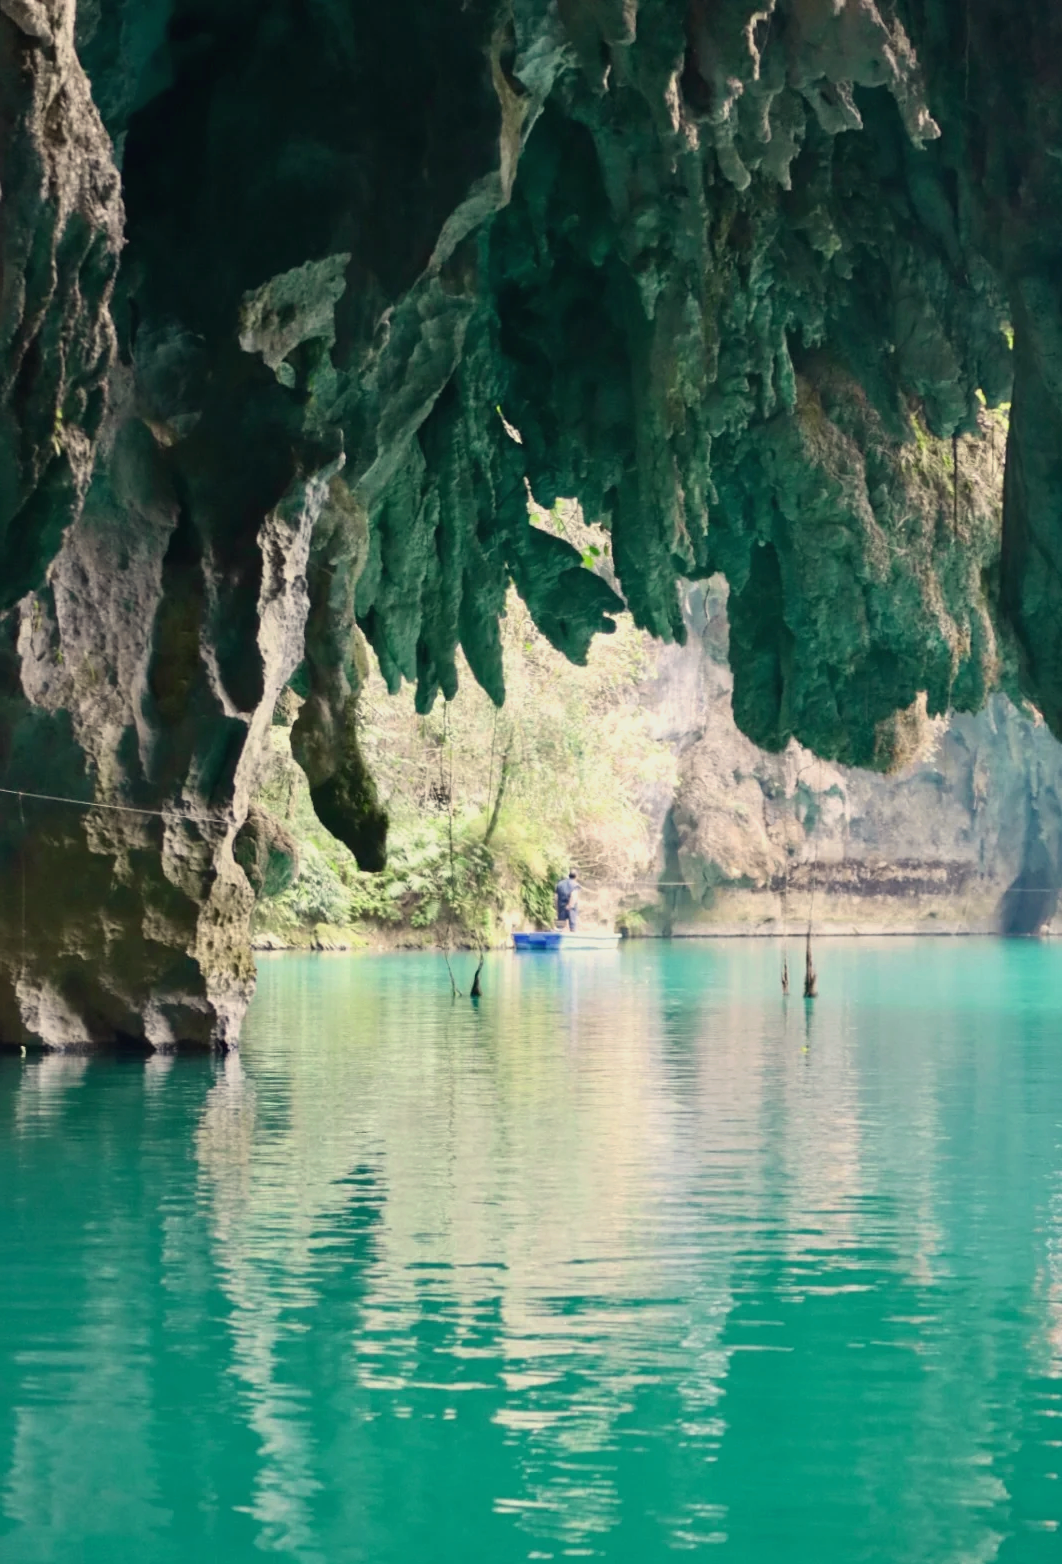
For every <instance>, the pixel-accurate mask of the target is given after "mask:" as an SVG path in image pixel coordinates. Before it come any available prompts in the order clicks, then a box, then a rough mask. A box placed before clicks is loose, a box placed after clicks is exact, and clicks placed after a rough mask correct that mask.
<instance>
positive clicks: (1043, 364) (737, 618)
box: [0, 0, 1062, 1046]
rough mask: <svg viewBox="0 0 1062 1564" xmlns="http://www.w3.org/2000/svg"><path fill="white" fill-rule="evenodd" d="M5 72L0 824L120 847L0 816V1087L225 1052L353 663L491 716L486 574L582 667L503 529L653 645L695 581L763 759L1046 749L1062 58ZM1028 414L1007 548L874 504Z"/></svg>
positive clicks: (512, 21) (997, 20)
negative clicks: (534, 512)
mask: <svg viewBox="0 0 1062 1564" xmlns="http://www.w3.org/2000/svg"><path fill="white" fill-rule="evenodd" d="M1031 37H1035V38H1036V40H1037V48H1036V49H1035V50H1034V49H1030V47H1029V39H1030V38H1031ZM0 70H2V72H3V74H4V83H5V90H4V98H3V101H4V113H3V116H2V117H0V187H2V189H3V201H2V204H0V255H2V257H3V260H4V269H3V275H2V281H0V321H2V323H3V324H2V329H3V332H4V337H3V353H2V355H0V357H2V362H3V373H4V381H3V386H4V390H3V395H2V397H0V439H2V440H3V442H4V443H3V460H2V462H0V549H2V550H3V558H4V564H5V566H6V569H5V572H4V592H5V594H6V596H5V597H4V599H3V602H2V604H0V609H2V610H3V614H4V618H3V622H2V625H0V654H2V655H0V664H2V687H0V786H4V787H7V788H9V789H13V790H14V791H15V792H17V791H18V790H19V789H22V790H24V791H34V792H37V793H41V792H54V793H55V794H56V795H57V796H61V797H65V798H74V799H77V800H80V801H82V802H84V803H85V804H95V805H97V806H99V807H96V808H90V809H82V810H78V809H75V808H74V806H72V805H66V806H61V805H58V804H54V805H48V806H46V805H44V804H42V803H40V802H34V803H32V804H27V803H26V801H25V800H23V802H22V803H21V805H20V804H19V802H18V800H17V799H12V798H11V797H10V796H8V795H4V796H3V807H2V811H0V886H2V893H3V894H2V898H0V899H2V904H3V907H2V911H0V920H2V931H0V932H2V934H3V941H2V946H0V949H2V954H0V1032H2V1034H3V1036H4V1037H5V1038H7V1039H8V1040H18V1039H26V1040H29V1041H34V1040H41V1041H44V1042H47V1043H50V1044H64V1045H73V1044H76V1043H78V1042H87V1041H98V1040H105V1039H107V1038H109V1037H113V1036H116V1035H128V1036H131V1037H147V1038H148V1039H149V1040H150V1041H151V1042H153V1043H155V1044H156V1045H159V1046H165V1045H168V1044H169V1043H172V1042H176V1041H181V1040H199V1041H203V1042H209V1041H221V1042H232V1041H234V1040H235V1038H236V1036H237V1033H238V1027H239V1020H240V1016H241V1014H242V1011H243V1008H244V1007H245V1005H246V1002H247V999H248V997H249V994H250V991H251V985H252V981H253V973H252V967H251V959H250V952H249V946H248V940H247V924H248V918H249V912H250V907H251V904H252V900H253V890H252V887H251V886H250V883H249V882H248V880H247V877H246V874H245V873H244V870H243V869H242V868H241V867H240V858H241V852H240V851H239V845H238V838H239V834H240V832H241V830H243V829H244V827H245V820H246V816H247V810H248V800H249V794H250V787H251V782H252V779H253V775H254V771H255V767H256V766H257V763H258V755H259V750H260V742H261V735H262V733H263V731H264V729H265V726H266V725H267V724H268V722H269V720H270V716H271V712H272V708H273V705H274V704H275V701H276V699H277V696H278V694H279V692H280V690H281V688H282V687H283V685H284V684H285V682H286V681H287V680H288V679H289V678H290V677H291V676H292V675H293V674H294V673H295V671H296V668H298V667H299V666H300V664H301V670H300V674H299V677H300V679H301V680H302V682H303V687H304V689H305V690H306V692H307V693H308V696H309V697H310V698H309V699H308V700H307V702H306V705H305V706H304V708H303V718H302V720H301V722H300V730H299V733H298V735H297V743H298V746H299V750H300V755H301V758H302V759H303V762H304V764H305V765H306V768H307V771H308V774H309V775H310V780H311V785H312V788H313V793H314V798H315V802H316V804H317V807H318V809H319V811H320V812H321V815H322V818H323V819H326V821H327V823H328V825H329V826H330V828H331V829H333V830H334V831H336V832H337V834H338V835H340V836H341V837H342V838H343V839H344V840H346V841H348V842H349V843H350V845H351V846H352V847H353V848H354V849H355V851H356V852H358V853H359V855H360V856H361V858H362V861H363V862H365V863H366V864H367V865H371V864H373V863H378V862H379V861H380V859H381V856H382V854H383V852H384V851H385V836H386V821H385V819H384V817H383V816H382V813H381V811H380V810H379V807H378V805H377V803H376V800H375V796H374V791H373V788H372V782H371V778H370V777H369V776H368V774H367V772H366V769H365V766H364V763H363V761H362V759H361V755H360V750H359V747H358V742H357V731H356V694H357V688H358V678H359V676H358V670H357V667H356V663H355V659H354V655H353V650H352V648H353V644H354V638H353V629H354V626H355V625H357V626H358V627H360V629H361V631H362V632H363V634H364V636H365V638H366V640H367V642H368V644H369V645H370V647H371V648H372V651H373V653H374V655H375V656H376V657H377V659H378V661H379V664H380V667H381V669H382V671H383V673H384V675H385V677H386V678H387V680H388V681H389V683H390V684H391V685H392V687H394V686H396V685H397V683H398V682H399V681H400V680H402V679H410V680H414V681H415V682H416V684H417V689H418V699H419V701H420V703H421V705H422V707H424V708H426V707H427V706H429V705H430V704H431V702H432V701H433V700H434V699H436V697H437V696H438V695H439V694H440V693H441V694H442V695H443V696H444V697H446V696H448V695H450V694H452V692H453V689H454V686H455V681H456V670H455V649H456V648H457V647H458V646H460V647H461V648H462V649H463V651H464V653H465V656H466V657H467V660H468V663H469V666H470V667H471V669H472V671H473V673H474V675H475V677H476V678H477V679H478V680H479V681H480V682H481V683H482V684H483V686H484V688H486V689H487V690H488V691H489V693H490V694H491V695H492V696H493V697H494V698H495V699H496V700H499V701H500V700H501V699H502V698H503V696H504V678H503V669H502V665H501V652H500V637H499V633H498V618H499V615H500V613H501V612H502V609H503V605H504V598H505V592H506V589H507V585H508V582H509V581H510V580H512V581H514V582H515V584H516V586H517V588H518V589H519V591H520V592H521V594H522V595H523V596H524V598H525V599H526V601H527V603H528V605H529V607H530V609H531V611H532V613H533V615H534V617H535V620H536V623H537V624H538V625H539V626H540V627H541V629H542V630H543V632H544V633H545V634H546V635H547V636H548V637H549V638H550V640H551V641H552V642H553V644H554V645H556V646H558V647H559V648H561V649H562V650H563V651H565V652H566V653H567V654H568V655H569V656H571V657H573V658H575V659H576V660H579V659H582V658H583V657H585V655H586V649H587V647H588V645H589V641H590V639H591V637H592V636H593V635H594V634H596V633H600V632H607V631H608V629H609V627H610V624H611V620H610V617H609V616H610V614H611V613H612V612H613V611H614V610H615V609H616V608H617V607H618V606H619V599H618V598H617V597H616V596H615V595H614V594H613V593H612V591H611V590H610V589H609V587H608V586H607V585H606V584H605V583H604V582H603V581H602V580H601V579H600V578H599V577H598V576H597V575H595V574H594V573H593V572H590V571H587V570H585V569H583V568H582V565H581V562H580V560H579V557H578V555H577V554H576V553H575V552H574V550H572V549H570V548H569V547H568V546H567V545H566V544H565V543H564V542H563V541H562V540H560V539H558V538H555V537H552V536H550V535H548V534H547V533H545V532H543V531H542V530H541V529H538V528H534V527H532V526H531V525H530V524H529V520H528V514H527V496H528V490H529V488H530V490H531V491H532V492H533V493H534V495H535V497H536V499H537V500H538V501H540V502H542V503H544V504H550V503H551V502H552V501H553V499H554V498H555V497H556V496H558V495H574V496H576V497H578V498H579V499H580V500H581V501H582V503H583V505H584V508H585V510H586V513H587V515H588V517H590V518H591V519H593V520H600V521H602V522H603V523H604V524H605V525H607V526H608V527H609V528H610V529H611V532H612V539H613V556H614V559H615V564H616V569H617V575H618V580H619V584H620V587H621V590H622V593H623V596H624V598H625V600H626V602H627V603H628V604H629V606H630V607H631V609H632V611H633V613H634V615H635V617H636V619H637V621H638V623H639V624H641V625H642V626H644V627H645V628H647V629H650V630H652V631H653V632H654V633H655V634H657V635H659V636H662V637H664V638H665V639H669V638H677V639H681V638H682V636H683V635H684V633H685V631H684V626H683V621H682V614H681V608H680V595H679V590H678V586H677V583H678V581H679V580H680V579H682V578H686V577H692V578H697V577H703V576H706V575H707V574H709V573H711V572H713V571H722V572H723V573H725V575H726V576H727V578H728V580H729V582H730V587H731V593H732V596H731V613H732V624H733V635H732V643H731V657H732V662H733V668H734V679H735V686H734V705H735V711H736V713H737V716H738V720H739V722H740V724H741V726H742V727H743V729H744V730H745V731H746V732H747V733H748V734H749V735H750V736H751V737H752V738H754V739H755V740H756V741H757V742H758V743H760V744H764V745H766V746H767V747H769V748H772V749H780V748H782V747H783V746H784V745H785V744H786V743H787V742H788V740H789V739H790V737H793V736H796V737H798V738H799V739H800V740H801V741H802V742H804V743H806V744H807V745H809V746H810V747H811V748H813V749H815V750H817V751H819V752H821V753H823V754H825V755H828V756H834V757H837V758H839V759H842V760H844V761H846V762H847V763H852V764H861V765H877V766H887V765H889V764H892V763H894V761H895V759H896V755H897V746H898V744H899V743H900V742H901V737H902V723H901V724H900V726H899V727H897V720H896V716H895V714H896V713H897V712H898V711H903V710H904V709H906V708H908V707H910V705H911V704H912V702H914V701H915V700H916V698H917V697H918V696H919V694H920V692H925V693H926V696H927V701H928V709H929V711H930V712H931V713H932V712H938V711H943V710H945V709H946V708H947V707H948V706H949V705H957V706H960V707H964V708H975V707H976V706H978V705H979V704H980V703H981V702H982V701H983V700H984V699H985V697H986V694H987V693H988V692H989V691H990V690H991V689H992V688H993V687H994V686H995V685H996V684H998V683H999V681H1000V680H1001V679H1010V680H1011V681H1012V682H1013V683H1015V684H1018V683H1020V684H1021V685H1022V686H1023V687H1024V688H1025V689H1026V691H1027V692H1028V693H1029V694H1030V695H1031V696H1032V697H1033V698H1034V699H1037V700H1038V701H1039V702H1040V703H1041V705H1042V707H1043V709H1044V712H1045V714H1046V716H1047V718H1048V720H1049V722H1051V723H1052V725H1053V726H1054V727H1055V729H1056V731H1057V730H1059V728H1060V727H1062V704H1060V703H1062V640H1059V631H1058V629H1057V626H1058V624H1059V623H1060V622H1062V620H1060V618H1059V616H1058V614H1057V612H1056V611H1055V608H1056V600H1057V597H1058V585H1057V584H1058V567H1057V564H1056V561H1057V559H1058V557H1059V550H1062V541H1060V539H1062V528H1060V527H1059V525H1058V520H1057V517H1056V511H1057V507H1058V503H1059V501H1058V496H1059V493H1060V492H1062V491H1060V486H1059V483H1058V482H1057V481H1056V477H1057V476H1058V475H1057V474H1056V471H1055V466H1056V464H1057V462H1058V460H1059V458H1058V456H1057V451H1058V449H1059V446H1058V444H1057V442H1056V440H1055V434H1056V432H1057V424H1058V421H1059V419H1060V418H1062V411H1060V407H1062V404H1060V400H1059V385H1058V374H1059V363H1062V358H1060V357H1059V354H1058V353H1057V352H1056V341H1057V340H1059V339H1058V325H1057V311H1058V291H1059V290H1058V283H1057V267H1056V265H1055V263H1054V258H1055V257H1056V256H1057V253H1058V246H1057V243H1056V240H1057V237H1058V235H1057V225H1058V223H1059V222H1060V221H1062V199H1060V197H1062V188H1060V185H1059V181H1060V179H1062V158H1060V156H1058V155H1056V154H1058V153H1059V149H1060V147H1062V139H1060V136H1059V134H1058V125H1057V120H1058V116H1059V113H1060V112H1062V110H1060V107H1059V105H1060V102H1062V98H1060V95H1059V93H1058V91H1057V87H1058V73H1059V71H1060V70H1062V19H1053V18H1052V17H1050V16H1047V17H1045V16H1043V15H1042V14H1041V11H1040V8H1038V7H1036V8H1034V7H1033V6H1032V4H1031V0H1021V3H1015V0H961V3H958V0H947V3H945V0H903V3H898V4H896V5H892V4H886V3H874V0H841V3H835V0H757V3H753V0H717V3H709V0H556V3H547V0H509V3H506V4H501V3H495V0H394V3H392V4H390V5H387V6H368V5H365V4H361V3H357V0H313V3H296V0H209V3H208V0H81V3H80V4H78V5H76V6H75V4H74V3H73V0H0ZM119 262H120V264H119ZM1011 330H1012V331H1013V342H1014V347H1013V352H1012V350H1011V345H1010V337H1009V335H1008V333H1009V332H1010V331H1011ZM1012 380H1013V382H1014V393H1013V395H1014V404H1013V415H1012V421H1011V432H1010V450H1009V452H1008V458H1007V496H1006V507H1005V515H1004V523H1003V537H1002V551H1001V545H1000V537H999V534H998V529H993V528H991V527H989V528H987V529H986V528H985V527H984V526H982V525H981V523H980V521H979V519H978V514H977V511H976V507H974V506H973V505H971V504H970V503H968V501H967V499H966V498H965V490H964V489H963V486H962V482H961V477H960V481H958V482H957V483H956V487H955V502H954V505H953V508H952V512H951V514H950V517H949V516H945V517H944V518H943V519H942V516H941V511H940V507H939V506H936V505H934V506H932V507H930V508H929V509H925V510H922V509H919V507H918V506H917V505H916V506H915V507H914V510H913V511H912V509H911V507H910V504H909V503H908V501H909V496H910V487H911V486H910V484H909V483H908V481H907V478H906V476H905V473H906V466H905V464H909V463H910V461H911V460H912V453H915V456H917V452H918V451H919V450H920V448H921V441H922V440H923V439H924V438H925V437H927V436H929V437H935V438H937V439H945V440H946V439H950V438H953V437H954V438H956V439H961V440H965V441H969V440H976V439H978V438H981V437H982V436H983V435H987V433H988V432H989V431H988V430H986V427H985V423H984V420H985V416H986V414H985V408H986V407H987V408H991V407H992V406H995V405H997V404H999V403H1000V402H1004V401H1006V400H1007V398H1008V397H1009V396H1010V394H1011V384H1012ZM104 805H110V806H122V807H123V808H124V809H125V810H126V811H128V810H132V809H137V810H141V811H145V812H144V813H141V814H131V813H121V812H119V811H118V809H116V808H111V809H105V808H104V807H102V806H104ZM234 850H235V852H234ZM242 856H243V857H244V858H247V854H246V852H245V853H243V854H242ZM248 861H249V860H248ZM23 888H25V894H23Z"/></svg>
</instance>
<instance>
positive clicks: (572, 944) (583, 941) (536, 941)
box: [513, 929, 620, 950]
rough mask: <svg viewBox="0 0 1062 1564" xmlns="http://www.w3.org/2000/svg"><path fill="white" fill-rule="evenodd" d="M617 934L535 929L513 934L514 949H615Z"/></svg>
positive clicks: (618, 937)
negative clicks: (529, 931)
mask: <svg viewBox="0 0 1062 1564" xmlns="http://www.w3.org/2000/svg"><path fill="white" fill-rule="evenodd" d="M619 942H620V936H619V935H618V934H566V933H565V932H564V930H563V929H535V930H533V931H532V932H531V933H528V934H514V935H513V949H514V950H615V948H616V946H617V945H618V944H619Z"/></svg>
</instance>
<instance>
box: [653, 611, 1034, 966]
mask: <svg viewBox="0 0 1062 1564" xmlns="http://www.w3.org/2000/svg"><path fill="white" fill-rule="evenodd" d="M687 612H688V618H689V622H690V624H691V629H692V633H691V636H690V641H689V644H688V645H687V647H686V648H685V649H683V650H681V651H680V650H679V649H677V648H672V649H668V650H665V651H664V652H663V654H662V655H661V658H660V660H659V664H658V668H657V671H656V677H655V679H654V680H653V681H652V683H651V684H650V685H649V686H648V687H647V688H646V690H645V692H644V695H643V699H644V700H645V701H646V702H647V703H648V704H649V706H650V709H652V710H659V712H660V714H661V716H664V717H665V718H666V721H667V725H668V730H669V735H670V737H671V739H672V741H673V743H674V744H675V746H676V749H677V751H678V752H679V754H680V757H681V758H680V772H679V783H678V787H677V790H676V793H675V796H674V798H673V800H672V802H671V804H670V807H669V808H668V811H667V814H666V817H663V818H662V820H661V824H662V828H663V829H662V855H661V862H660V866H659V867H660V880H661V886H662V890H661V899H660V905H659V907H658V908H654V909H652V910H651V912H649V917H650V919H651V921H652V923H653V924H654V925H657V926H659V927H661V928H663V929H665V930H667V931H669V932H671V933H673V934H678V935H682V934H697V933H700V934H704V933H713V932H715V933H718V932H726V933H731V934H749V935H770V936H780V935H782V934H783V933H784V932H785V931H786V930H788V932H789V934H790V935H791V936H794V937H795V936H798V935H800V934H802V933H803V931H804V929H805V928H806V926H807V922H808V919H809V917H811V918H812V919H813V923H814V927H815V929H816V931H818V932H820V933H835V934H836V933H840V934H857V933H858V934H866V933H887V934H900V933H917V934H970V933H975V934H976V933H986V934H1001V933H1002V934H1035V933H1040V932H1042V931H1044V930H1045V929H1051V930H1052V932H1056V931H1057V927H1058V905H1059V896H1060V891H1062V747H1060V746H1059V744H1058V743H1057V741H1056V740H1055V739H1054V737H1053V736H1052V735H1051V733H1050V732H1049V731H1048V729H1047V727H1046V725H1045V724H1044V722H1043V721H1042V719H1039V718H1038V717H1037V716H1036V715H1035V714H1033V713H1030V712H1027V711H1021V710H1020V709H1018V708H1016V707H1015V706H1014V705H1013V704H1012V703H1011V702H1010V701H1009V700H1008V699H1007V698H1006V697H1005V696H1003V695H999V694H997V695H994V696H992V697H991V698H990V700H989V702H988V705H987V706H986V708H985V710H984V711H983V712H981V713H979V714H978V715H976V716H974V715H957V716H954V717H952V718H951V719H950V720H944V719H937V720H936V721H932V720H930V719H928V718H927V717H926V715H925V709H924V705H923V704H922V703H919V708H918V709H916V710H915V711H914V712H912V713H910V714H909V717H908V720H907V723H906V729H907V736H908V743H909V748H908V752H907V754H906V756H905V763H904V764H903V765H902V766H901V767H900V768H899V769H898V770H897V771H895V772H894V773H893V774H892V775H889V776H879V775H875V774H874V773H873V772H870V771H865V770H852V769H849V768H847V767H844V766H838V765H836V764H834V763H832V762H830V761H823V760H820V759H819V758H817V757H816V756H814V755H812V754H811V753H810V752H809V751H807V750H804V749H802V748H801V747H800V746H799V745H798V744H796V743H791V744H790V745H789V746H788V747H787V749H786V750H785V751H784V752H783V753H782V754H779V755H772V754H770V753H768V752H766V751H764V750H761V749H758V748H757V747H756V746H755V745H754V744H753V743H752V742H751V741H750V740H749V739H748V738H747V737H746V736H745V735H744V734H743V733H741V732H740V731H739V729H738V728H737V726H736V724H735V722H734V717H733V710H732V697H733V684H734V681H733V676H732V674H731V672H730V669H729V667H728V666H727V659H726V651H727V614H726V591H725V585H724V584H723V583H721V582H720V581H717V582H715V583H713V584H712V587H711V589H710V590H709V591H708V592H706V593H704V594H702V593H701V592H700V591H694V592H692V593H691V594H690V596H689V599H688V610H687Z"/></svg>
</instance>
